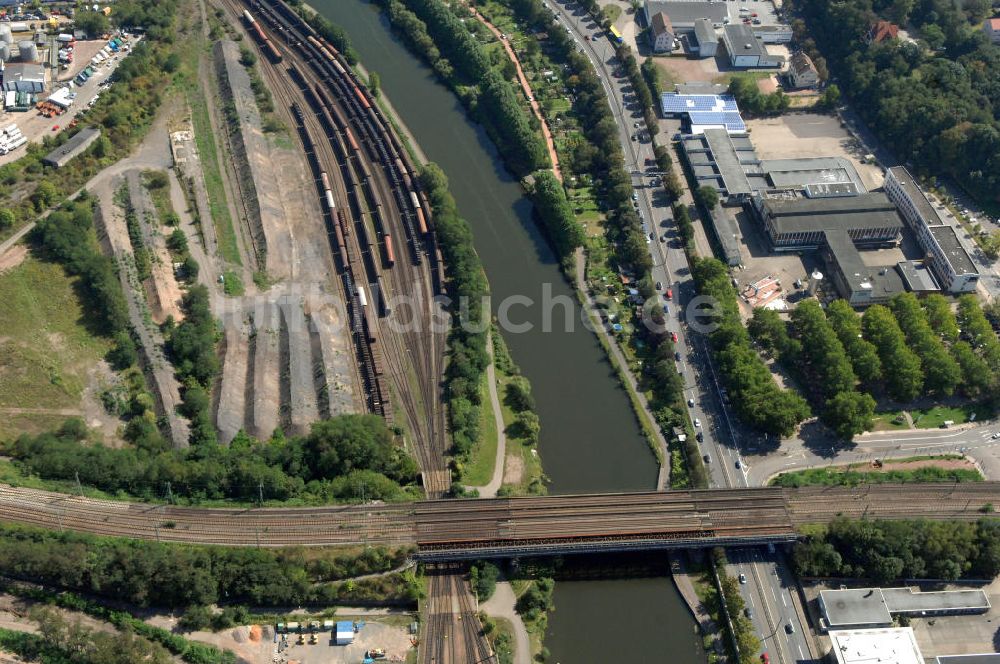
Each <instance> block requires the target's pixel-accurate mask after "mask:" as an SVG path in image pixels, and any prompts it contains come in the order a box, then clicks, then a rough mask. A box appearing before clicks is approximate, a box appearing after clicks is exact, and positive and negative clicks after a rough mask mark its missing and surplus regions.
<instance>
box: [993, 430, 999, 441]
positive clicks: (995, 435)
mask: <svg viewBox="0 0 1000 664" xmlns="http://www.w3.org/2000/svg"><path fill="white" fill-rule="evenodd" d="M992 438H993V440H996V439H997V438H1000V431H998V432H996V433H994V434H993V436H992Z"/></svg>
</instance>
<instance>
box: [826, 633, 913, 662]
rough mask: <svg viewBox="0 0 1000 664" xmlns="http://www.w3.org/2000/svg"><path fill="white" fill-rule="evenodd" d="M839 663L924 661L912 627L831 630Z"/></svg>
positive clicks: (832, 643) (833, 650)
mask: <svg viewBox="0 0 1000 664" xmlns="http://www.w3.org/2000/svg"><path fill="white" fill-rule="evenodd" d="M830 644H831V645H832V646H833V649H832V653H833V656H834V657H835V658H836V661H837V664H872V662H878V663H879V664H923V663H924V657H923V655H922V654H921V653H920V647H919V646H918V645H917V639H916V638H915V637H914V635H913V629H912V628H910V627H887V628H882V629H858V630H849V631H839V632H830Z"/></svg>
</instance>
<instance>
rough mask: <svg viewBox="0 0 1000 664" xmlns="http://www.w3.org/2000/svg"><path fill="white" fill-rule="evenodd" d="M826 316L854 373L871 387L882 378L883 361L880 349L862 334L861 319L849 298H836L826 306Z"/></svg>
mask: <svg viewBox="0 0 1000 664" xmlns="http://www.w3.org/2000/svg"><path fill="white" fill-rule="evenodd" d="M826 316H827V318H828V319H829V320H830V325H831V326H832V327H833V329H834V331H835V332H836V333H837V337H838V338H839V339H840V342H841V343H842V344H843V345H844V349H845V350H846V351H847V354H848V357H850V359H851V365H852V366H853V367H854V373H855V374H856V375H857V377H858V379H859V380H860V381H861V382H862V383H863V384H864V385H867V386H869V387H871V386H873V385H875V384H876V383H878V382H879V381H881V380H882V361H881V360H880V359H879V356H878V350H877V349H876V348H875V346H874V345H873V344H872V343H871V342H870V341H868V340H866V339H864V338H863V337H862V334H861V319H860V318H859V317H858V314H857V313H855V311H854V309H852V308H851V305H850V304H848V303H847V300H834V301H833V302H831V303H830V305H829V306H828V307H827V308H826Z"/></svg>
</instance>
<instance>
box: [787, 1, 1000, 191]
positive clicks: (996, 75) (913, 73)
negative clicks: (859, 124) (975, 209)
mask: <svg viewBox="0 0 1000 664" xmlns="http://www.w3.org/2000/svg"><path fill="white" fill-rule="evenodd" d="M793 10H794V11H796V12H798V13H800V14H801V15H802V16H803V17H804V18H805V22H804V23H803V22H802V21H801V20H798V21H796V24H795V26H794V27H795V28H796V37H797V40H798V41H799V42H800V43H802V44H803V45H804V46H805V49H806V50H807V51H809V52H811V54H812V55H814V56H815V57H817V58H818V57H819V52H818V51H821V52H822V55H823V56H825V57H826V60H827V61H828V62H829V67H830V70H831V72H832V73H833V74H835V75H837V76H838V77H839V83H840V89H841V90H843V91H844V92H845V93H846V94H847V95H848V96H849V97H850V98H851V100H852V101H853V102H854V104H853V107H854V108H855V109H856V110H857V111H858V112H859V113H860V114H861V115H862V116H863V117H864V119H865V120H866V121H867V123H868V124H869V126H870V127H871V128H872V129H873V130H874V131H875V132H876V134H878V135H879V136H880V137H881V138H882V139H883V140H884V141H885V143H886V144H887V145H888V147H890V148H891V149H892V150H893V151H894V152H895V153H896V155H897V156H898V157H899V158H900V159H901V160H902V161H903V162H912V163H913V164H915V165H916V166H917V168H918V170H919V171H920V172H922V173H923V174H925V175H941V174H944V175H948V176H950V177H951V178H953V179H954V181H956V182H957V183H959V184H960V185H961V186H963V187H966V188H968V189H969V190H970V191H971V192H973V193H974V194H976V195H978V196H981V197H982V198H984V199H992V200H997V196H998V192H1000V48H997V47H996V46H993V45H991V44H989V43H988V41H987V38H986V35H985V34H984V32H983V30H982V29H981V28H980V26H979V24H980V21H982V19H983V18H984V17H985V16H986V15H987V14H988V12H989V11H990V4H989V2H988V0H966V1H965V2H961V3H957V2H952V1H951V0H844V1H842V2H828V1H827V0H794V4H793ZM880 18H882V19H886V20H888V21H891V22H893V23H896V24H898V25H900V26H902V27H904V28H909V29H911V30H913V29H915V36H918V37H919V38H920V39H919V42H918V43H916V44H914V43H909V42H905V41H901V40H895V39H894V40H888V41H885V42H882V43H871V44H869V39H868V33H869V29H870V27H871V25H872V24H873V23H874V22H875V21H876V20H878V19H880ZM807 29H808V34H807V32H806V30H807ZM809 35H812V37H810V36H809ZM814 38H815V39H814ZM817 46H818V51H817ZM823 66H824V68H825V67H826V63H825V62H823Z"/></svg>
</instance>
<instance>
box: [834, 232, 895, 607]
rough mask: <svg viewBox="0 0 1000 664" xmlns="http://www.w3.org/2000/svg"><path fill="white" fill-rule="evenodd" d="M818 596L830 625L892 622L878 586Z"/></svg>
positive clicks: (836, 591)
mask: <svg viewBox="0 0 1000 664" xmlns="http://www.w3.org/2000/svg"><path fill="white" fill-rule="evenodd" d="M852 246H853V245H852ZM819 596H820V599H822V600H823V607H824V614H825V617H826V621H827V623H828V624H829V625H830V626H831V627H840V626H845V627H847V626H851V625H889V624H892V616H891V615H890V614H889V609H888V608H886V606H885V599H884V598H883V597H882V591H881V590H879V589H878V588H854V589H847V590H821V591H820V592H819Z"/></svg>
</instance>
